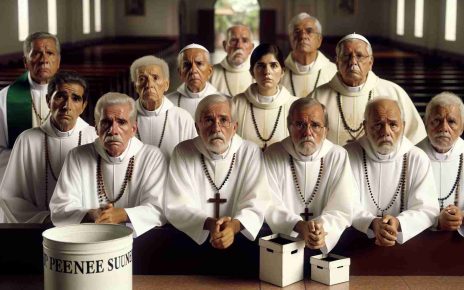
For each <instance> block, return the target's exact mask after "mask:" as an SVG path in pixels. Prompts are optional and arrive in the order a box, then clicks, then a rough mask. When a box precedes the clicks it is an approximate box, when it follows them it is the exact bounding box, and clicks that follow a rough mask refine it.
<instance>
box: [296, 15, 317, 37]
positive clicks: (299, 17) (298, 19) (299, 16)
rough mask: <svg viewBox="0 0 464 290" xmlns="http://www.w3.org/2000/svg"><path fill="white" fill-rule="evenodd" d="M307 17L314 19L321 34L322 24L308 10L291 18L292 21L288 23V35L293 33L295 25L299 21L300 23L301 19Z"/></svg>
mask: <svg viewBox="0 0 464 290" xmlns="http://www.w3.org/2000/svg"><path fill="white" fill-rule="evenodd" d="M306 19H311V20H313V21H314V24H315V25H316V28H317V32H319V33H320V34H322V25H321V23H320V22H319V20H318V19H317V18H316V17H314V16H311V15H309V14H308V13H306V12H302V13H300V14H298V15H296V16H294V17H293V18H292V19H291V20H290V23H289V24H288V35H293V30H294V29H295V25H297V24H298V23H300V22H301V21H303V20H306Z"/></svg>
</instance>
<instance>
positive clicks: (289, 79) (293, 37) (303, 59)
mask: <svg viewBox="0 0 464 290" xmlns="http://www.w3.org/2000/svg"><path fill="white" fill-rule="evenodd" d="M288 36H289V38H290V45H291V47H292V51H291V52H290V53H289V55H288V56H287V58H286V59H285V67H286V68H287V70H286V71H285V75H284V77H283V79H282V84H283V85H284V86H285V87H286V88H287V90H289V91H290V93H291V94H292V95H294V96H296V97H299V98H302V97H306V96H309V95H311V93H312V92H313V91H314V90H315V89H316V88H317V87H320V86H321V85H323V84H325V83H327V82H329V81H330V80H331V79H332V77H333V76H334V75H335V74H336V73H337V67H336V66H335V64H334V63H333V62H331V61H330V60H329V59H328V58H327V57H326V56H325V55H324V54H322V52H321V51H320V50H319V48H320V47H321V44H322V26H321V23H320V22H319V20H318V19H317V18H316V17H314V16H311V15H309V14H308V13H304V12H302V13H300V14H298V15H296V16H295V17H293V18H292V20H290V24H289V25H288Z"/></svg>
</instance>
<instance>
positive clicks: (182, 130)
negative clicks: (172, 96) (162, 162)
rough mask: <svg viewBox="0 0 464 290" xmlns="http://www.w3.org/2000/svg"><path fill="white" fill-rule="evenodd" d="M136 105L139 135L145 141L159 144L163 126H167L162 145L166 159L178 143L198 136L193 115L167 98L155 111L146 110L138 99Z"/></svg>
mask: <svg viewBox="0 0 464 290" xmlns="http://www.w3.org/2000/svg"><path fill="white" fill-rule="evenodd" d="M135 106H136V107H137V113H138V116H137V124H138V135H139V137H140V139H141V141H142V142H143V143H146V144H151V145H154V146H158V145H159V142H160V138H161V134H162V133H163V127H164V126H166V127H165V129H164V136H163V140H162V142H161V147H160V149H161V151H162V152H163V153H164V156H165V157H166V160H169V158H170V156H171V153H172V151H173V150H174V147H176V145H177V144H179V143H180V142H182V141H184V140H187V139H192V138H195V137H196V136H197V131H196V129H195V122H194V121H193V118H192V116H190V114H189V113H188V112H187V111H185V110H184V109H182V108H179V107H176V106H174V105H173V104H172V103H171V101H169V99H167V98H164V99H163V103H162V104H161V107H160V108H158V109H156V110H155V111H147V110H145V109H144V108H143V106H142V105H140V102H138V101H137V102H136V104H135ZM166 114H168V116H167V119H166ZM165 120H166V125H165Z"/></svg>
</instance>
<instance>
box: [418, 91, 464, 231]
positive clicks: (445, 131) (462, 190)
mask: <svg viewBox="0 0 464 290" xmlns="http://www.w3.org/2000/svg"><path fill="white" fill-rule="evenodd" d="M425 127H426V129H427V136H428V137H427V138H426V139H424V140H422V142H420V143H419V144H418V145H417V146H418V147H419V148H421V149H423V150H424V151H425V153H427V155H428V157H429V158H430V161H431V162H432V169H433V175H434V176H435V182H436V184H437V193H438V203H439V205H440V215H439V216H438V219H437V221H436V222H435V225H436V226H437V227H438V228H439V229H441V230H447V231H456V230H457V231H458V232H459V234H461V236H464V228H463V226H462V219H463V212H462V210H463V209H464V198H463V195H464V183H463V180H462V166H463V162H464V161H463V156H464V140H462V138H460V136H461V135H462V132H463V128H464V104H463V102H462V100H461V98H459V97H458V96H457V95H455V94H453V93H451V92H443V93H441V94H438V95H436V96H435V97H434V98H433V99H432V100H431V101H430V102H429V103H428V104H427V108H426V109H425Z"/></svg>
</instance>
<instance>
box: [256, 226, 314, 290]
mask: <svg viewBox="0 0 464 290" xmlns="http://www.w3.org/2000/svg"><path fill="white" fill-rule="evenodd" d="M259 246H260V249H259V279H261V280H262V281H265V282H269V283H271V284H274V285H277V286H280V287H285V286H287V285H289V284H292V283H295V282H298V281H301V280H303V278H304V277H303V263H304V247H305V242H304V241H303V240H301V239H298V238H293V237H290V236H287V235H283V234H274V235H270V236H267V237H262V238H261V239H259Z"/></svg>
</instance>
